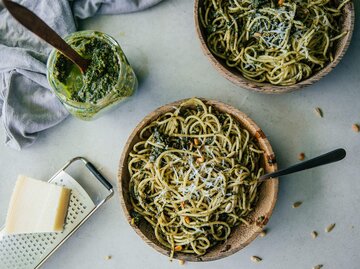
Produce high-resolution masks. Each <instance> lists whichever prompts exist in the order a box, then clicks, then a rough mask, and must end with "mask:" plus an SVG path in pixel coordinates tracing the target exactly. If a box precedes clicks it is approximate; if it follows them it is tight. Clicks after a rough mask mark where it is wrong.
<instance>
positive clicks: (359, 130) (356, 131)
mask: <svg viewBox="0 0 360 269" xmlns="http://www.w3.org/2000/svg"><path fill="white" fill-rule="evenodd" d="M352 129H353V131H354V132H355V133H358V132H360V126H359V124H356V123H355V124H353V125H352Z"/></svg>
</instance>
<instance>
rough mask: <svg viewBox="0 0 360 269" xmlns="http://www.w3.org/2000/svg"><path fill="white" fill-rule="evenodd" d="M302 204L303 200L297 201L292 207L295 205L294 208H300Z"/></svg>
mask: <svg viewBox="0 0 360 269" xmlns="http://www.w3.org/2000/svg"><path fill="white" fill-rule="evenodd" d="M301 205H302V202H301V201H297V202H295V203H293V205H292V207H293V208H298V207H300V206H301Z"/></svg>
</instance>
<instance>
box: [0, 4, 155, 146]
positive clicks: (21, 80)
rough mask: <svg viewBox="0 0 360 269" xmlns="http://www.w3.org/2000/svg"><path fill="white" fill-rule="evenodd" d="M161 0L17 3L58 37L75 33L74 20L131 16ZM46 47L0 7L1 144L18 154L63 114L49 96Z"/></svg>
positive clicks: (55, 99) (58, 103)
mask: <svg viewBox="0 0 360 269" xmlns="http://www.w3.org/2000/svg"><path fill="white" fill-rule="evenodd" d="M160 1H161V0H52V1H49V0H36V1H34V0H17V1H16V2H18V3H20V4H21V5H23V6H25V7H27V8H28V9H30V10H32V11H33V12H34V13H35V14H37V15H38V16H39V17H40V18H42V19H43V20H44V21H45V22H46V23H47V24H48V25H50V27H52V28H53V29H54V30H55V31H56V32H57V33H59V34H60V35H61V36H63V37H64V36H66V35H68V34H69V33H72V32H74V31H75V30H76V24H75V20H76V18H80V19H84V18H88V17H91V16H93V15H96V14H117V13H127V12H135V11H138V10H142V9H145V8H148V7H150V6H152V5H155V4H157V3H158V2H160ZM51 49H52V48H51V47H50V46H49V45H48V44H47V43H45V42H44V41H42V40H40V38H38V37H37V36H35V35H34V34H33V33H31V32H29V31H28V30H27V29H25V28H24V27H23V26H22V25H20V24H19V23H18V22H17V21H16V20H15V19H13V18H12V16H11V15H10V14H9V13H8V11H7V10H6V9H5V8H3V7H1V3H0V117H1V122H2V124H3V126H4V129H5V134H6V141H5V143H6V144H7V145H8V146H10V147H11V148H14V149H17V150H20V149H22V148H24V147H26V146H29V145H31V144H32V143H33V142H34V141H35V140H36V137H37V136H38V133H39V132H40V131H43V130H45V129H48V128H50V127H52V126H54V125H56V124H58V123H59V122H61V121H62V120H63V119H65V118H66V116H67V115H68V112H67V111H66V110H65V108H64V107H63V106H62V104H61V103H60V102H59V101H58V99H57V98H56V96H55V95H54V94H53V93H52V92H51V90H50V86H49V84H48V82H47V79H46V61H47V57H48V55H49V53H50V51H51Z"/></svg>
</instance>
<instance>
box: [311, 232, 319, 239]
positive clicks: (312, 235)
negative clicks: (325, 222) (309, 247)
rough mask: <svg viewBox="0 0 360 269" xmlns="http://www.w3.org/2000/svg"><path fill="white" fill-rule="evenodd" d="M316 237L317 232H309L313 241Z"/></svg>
mask: <svg viewBox="0 0 360 269" xmlns="http://www.w3.org/2000/svg"><path fill="white" fill-rule="evenodd" d="M317 236H318V232H317V231H312V232H311V237H312V238H313V239H315V238H316V237H317Z"/></svg>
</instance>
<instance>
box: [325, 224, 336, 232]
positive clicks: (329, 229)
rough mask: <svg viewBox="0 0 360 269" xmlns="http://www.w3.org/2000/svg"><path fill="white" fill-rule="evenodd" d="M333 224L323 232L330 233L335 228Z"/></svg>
mask: <svg viewBox="0 0 360 269" xmlns="http://www.w3.org/2000/svg"><path fill="white" fill-rule="evenodd" d="M335 225H336V224H335V223H332V224H330V225H329V226H327V227H326V229H325V232H327V233H330V232H331V231H332V230H333V229H334V228H335Z"/></svg>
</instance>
